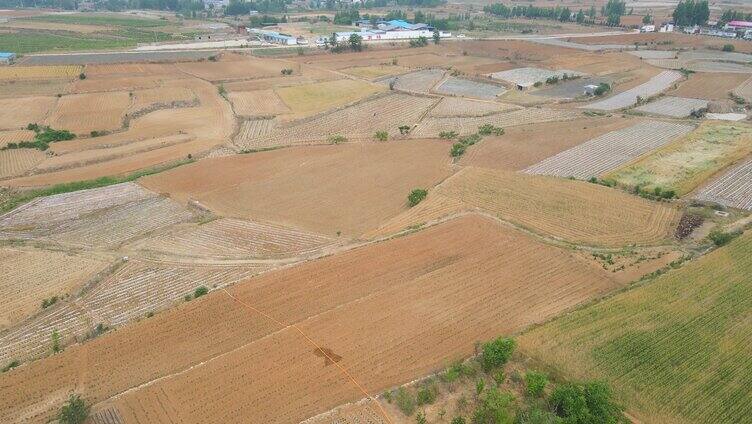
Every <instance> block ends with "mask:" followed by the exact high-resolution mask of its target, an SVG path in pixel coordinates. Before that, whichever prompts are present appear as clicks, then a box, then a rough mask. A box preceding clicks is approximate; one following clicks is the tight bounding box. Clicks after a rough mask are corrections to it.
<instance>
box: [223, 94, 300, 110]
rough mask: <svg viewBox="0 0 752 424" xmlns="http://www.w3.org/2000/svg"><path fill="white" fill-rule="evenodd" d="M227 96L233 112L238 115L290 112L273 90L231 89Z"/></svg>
mask: <svg viewBox="0 0 752 424" xmlns="http://www.w3.org/2000/svg"><path fill="white" fill-rule="evenodd" d="M227 97H228V98H229V99H230V101H231V102H232V108H233V109H234V110H235V113H236V114H237V115H240V116H272V115H279V114H282V113H289V112H290V108H289V107H287V105H286V104H285V102H283V101H282V99H280V98H279V96H278V95H277V93H276V92H275V91H274V90H257V91H233V92H231V93H228V94H227Z"/></svg>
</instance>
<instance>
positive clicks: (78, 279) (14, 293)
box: [0, 248, 107, 329]
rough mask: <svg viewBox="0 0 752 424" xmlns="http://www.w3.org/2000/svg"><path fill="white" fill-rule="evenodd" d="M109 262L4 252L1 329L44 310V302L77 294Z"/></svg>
mask: <svg viewBox="0 0 752 424" xmlns="http://www.w3.org/2000/svg"><path fill="white" fill-rule="evenodd" d="M106 264H107V263H106V262H104V261H102V260H99V259H96V258H93V257H88V256H83V255H73V254H66V253H63V252H49V251H43V250H31V249H13V248H0V273H2V275H3V278H2V282H0V292H2V293H3V296H2V303H1V304H0V305H1V306H2V307H1V308H0V310H2V313H0V329H5V328H8V327H10V326H11V325H14V324H17V323H19V322H21V321H22V320H24V319H26V318H28V317H29V316H31V315H32V314H34V313H36V312H39V311H41V310H42V307H41V305H42V301H44V300H49V299H51V298H52V297H53V296H57V297H59V298H62V297H65V296H66V295H70V294H73V292H75V291H76V290H78V289H79V288H81V286H82V285H84V284H85V283H86V282H87V281H88V280H89V279H90V278H91V277H92V276H93V275H94V274H96V273H97V272H99V271H101V270H102V269H104V267H105V266H106Z"/></svg>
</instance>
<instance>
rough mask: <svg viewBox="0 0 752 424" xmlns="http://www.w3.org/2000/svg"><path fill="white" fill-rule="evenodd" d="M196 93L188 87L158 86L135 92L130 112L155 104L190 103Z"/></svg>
mask: <svg viewBox="0 0 752 424" xmlns="http://www.w3.org/2000/svg"><path fill="white" fill-rule="evenodd" d="M195 98H196V95H195V94H194V93H193V91H192V90H191V89H189V88H187V87H158V88H150V89H147V90H138V91H134V92H133V96H132V97H131V105H130V108H129V109H128V110H129V112H130V113H133V112H137V111H139V110H143V109H147V108H149V107H152V106H153V105H158V104H161V105H170V104H172V103H175V102H184V103H188V102H191V101H193V100H194V99H195Z"/></svg>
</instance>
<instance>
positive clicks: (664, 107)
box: [635, 96, 708, 118]
mask: <svg viewBox="0 0 752 424" xmlns="http://www.w3.org/2000/svg"><path fill="white" fill-rule="evenodd" d="M707 107H708V101H707V100H701V99H687V98H682V97H670V96H666V97H661V98H660V99H658V100H656V101H654V102H650V103H648V104H646V105H643V106H640V107H637V108H635V110H636V111H638V112H643V113H649V114H653V115H662V116H669V117H672V118H686V117H688V116H690V115H692V114H693V113H696V112H698V111H702V110H703V109H707Z"/></svg>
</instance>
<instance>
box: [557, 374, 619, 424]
mask: <svg viewBox="0 0 752 424" xmlns="http://www.w3.org/2000/svg"><path fill="white" fill-rule="evenodd" d="M611 397H612V394H611V390H610V389H609V387H608V386H607V385H606V384H605V383H602V382H587V383H584V384H577V383H567V384H563V385H560V386H558V387H556V388H555V389H554V391H553V393H551V396H550V398H549V404H550V405H551V408H552V409H553V411H554V412H555V413H556V415H558V416H560V417H562V418H564V422H565V423H566V424H617V423H624V422H626V419H625V418H624V415H623V412H624V410H623V408H622V407H621V406H619V405H617V404H616V403H614V402H613V400H612V398H611Z"/></svg>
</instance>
